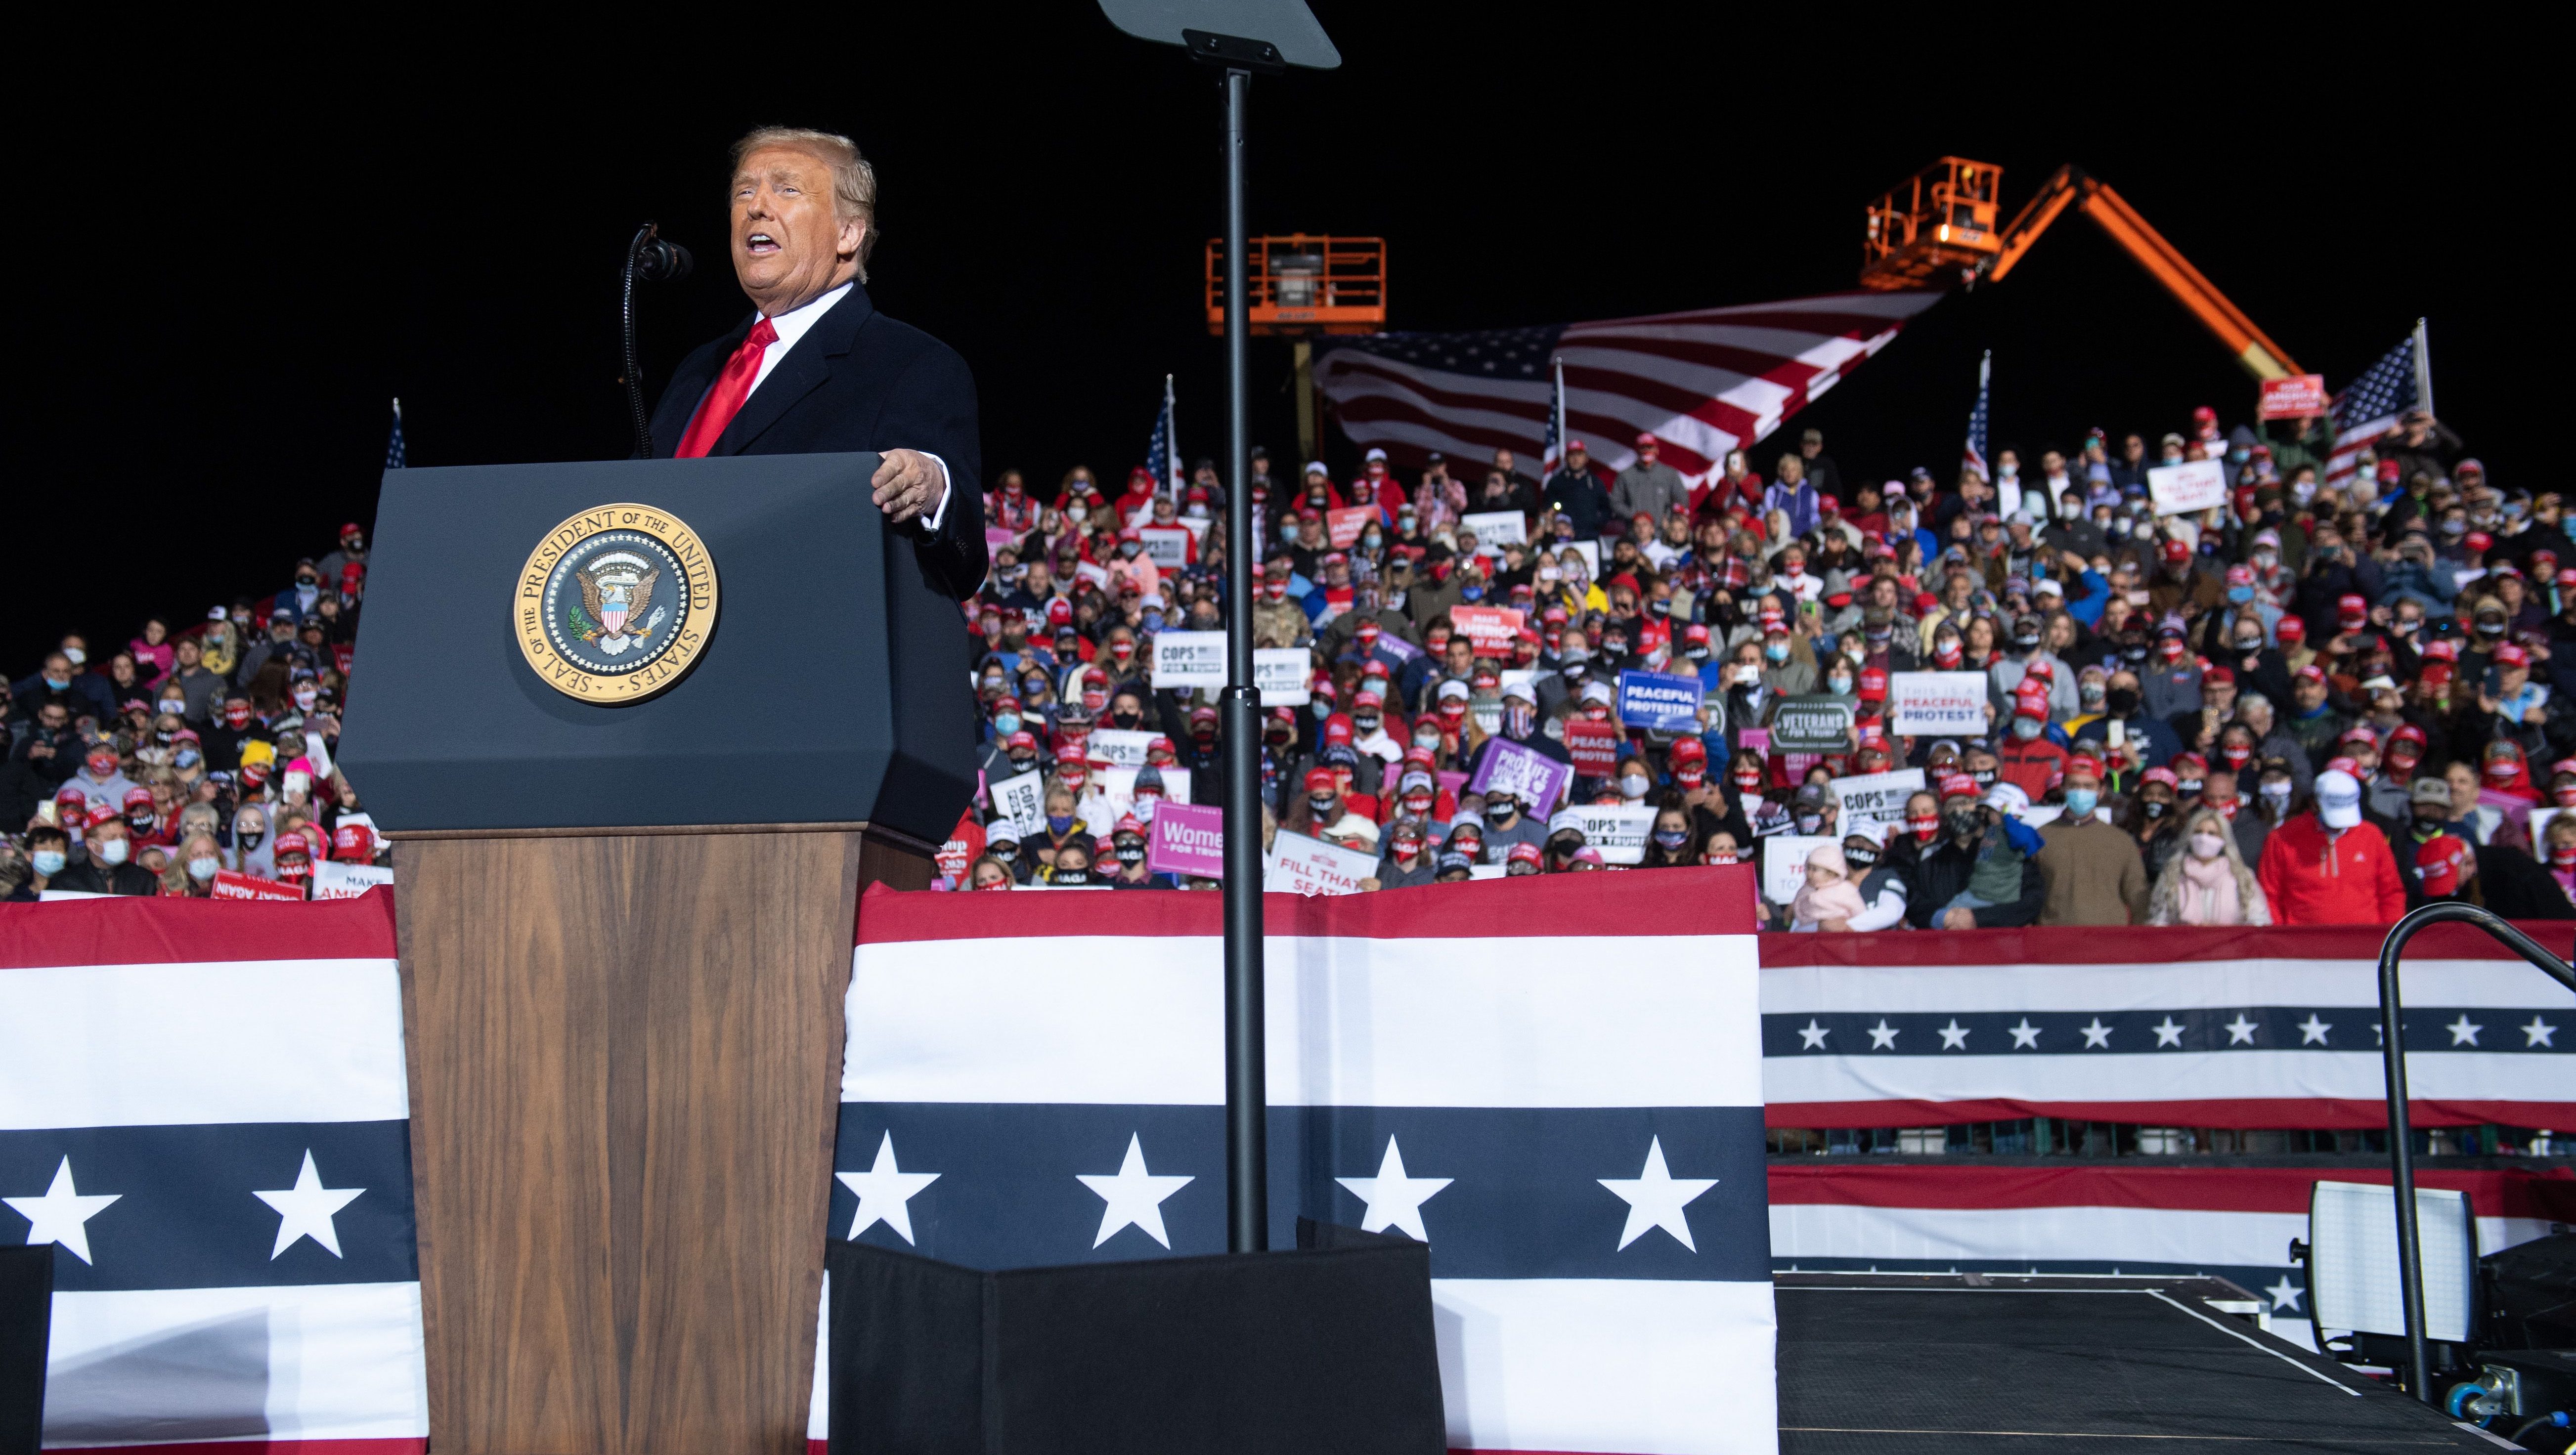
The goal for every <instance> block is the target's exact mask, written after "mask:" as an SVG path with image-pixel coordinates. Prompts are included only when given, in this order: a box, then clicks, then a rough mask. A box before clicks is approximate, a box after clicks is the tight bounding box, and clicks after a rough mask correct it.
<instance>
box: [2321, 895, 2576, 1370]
mask: <svg viewBox="0 0 2576 1455" xmlns="http://www.w3.org/2000/svg"><path fill="white" fill-rule="evenodd" d="M2444 920H2463V921H2466V922H2467V923H2469V924H2473V925H2475V926H2477V927H2478V928H2479V929H2481V930H2484V931H2486V932H2487V934H2488V935H2490V936H2492V937H2493V938H2495V939H2496V940H2497V941H2498V942H2499V943H2501V944H2503V945H2504V947H2505V948H2506V949H2509V950H2511V951H2513V952H2514V953H2515V954H2517V955H2520V956H2521V957H2522V958H2524V959H2526V960H2528V961H2530V962H2531V963H2532V964H2534V965H2536V966H2538V967H2540V969H2541V970H2542V971H2543V972H2545V973H2546V974H2548V975H2549V976H2550V977H2551V978H2552V979H2554V980H2556V981H2558V982H2559V983H2560V984H2562V985H2565V986H2566V987H2567V988H2568V989H2570V990H2576V967H2571V966H2570V965H2569V964H2568V963H2567V962H2566V961H2564V960H2561V959H2559V958H2558V957H2557V956H2555V955H2553V954H2551V953H2549V952H2548V951H2547V950H2544V949H2542V948H2541V947H2540V942H2539V941H2537V940H2534V939H2533V938H2532V937H2531V936H2529V935H2526V934H2524V933H2523V932H2522V931H2520V930H2518V929H2516V928H2514V926H2513V924H2512V922H2511V921H2509V920H2507V919H2505V917H2504V916H2502V915H2500V914H2497V913H2496V912H2495V911H2493V910H2491V909H2486V908H2483V907H2481V906H2479V905H2474V904H2465V903H2462V902H2460V901H2458V900H2436V901H2435V902H2433V903H2431V904H2428V905H2425V906H2424V907H2423V908H2421V909H2418V910H2415V911H2414V912H2413V913H2411V914H2408V915H2407V916H2406V917H2405V918H2404V919H2401V920H2399V921H2398V922H2397V923H2396V925H2395V926H2394V927H2392V928H2391V929H2390V930H2389V931H2388V939H2387V941H2386V942H2385V943H2383V944H2382V945H2381V946H2380V947H2379V1031H2380V1035H2379V1041H2380V1048H2379V1054H2380V1059H2381V1060H2382V1062H2383V1063H2384V1064H2385V1065H2386V1067H2387V1080H2388V1163H2389V1172H2390V1174H2391V1180H2392V1181H2394V1182H2395V1183H2396V1189H2395V1190H2396V1193H2397V1261H2398V1263H2399V1264H2400V1265H2401V1266H2400V1267H2399V1269H2398V1275H2397V1292H2398V1297H2399V1299H2400V1301H2401V1302H2402V1304H2403V1306H2404V1308H2405V1312H2406V1359H2407V1363H2408V1367H2409V1372H2410V1374H2411V1375H2412V1378H2411V1379H2409V1380H2408V1382H2407V1385H2406V1391H2407V1393H2409V1394H2412V1395H2414V1396H2415V1397H2416V1398H2417V1399H2420V1400H2422V1401H2424V1402H2425V1403H2426V1404H2435V1403H2437V1402H2438V1400H2439V1396H2437V1395H2436V1394H2435V1393H2434V1391H2433V1371H2432V1369H2431V1366H2430V1364H2429V1362H2428V1360H2427V1358H2426V1356H2425V1353H2424V1263H2423V1253H2422V1251H2421V1244H2420V1241H2419V1239H2418V1236H2417V1229H2416V1223H2415V1145H2414V1143H2415V1137H2414V1131H2413V1129H2412V1128H2411V1127H2410V1126H2409V1125H2408V1124H2407V1120H2406V1032H2405V1029H2404V1028H2403V1027H2402V1026H2401V1025H2399V1023H2398V1020H2399V1012H2400V1009H2401V1007H2400V1005H2399V1003H2398V997H2397V957H2398V956H2399V955H2401V954H2403V953H2404V952H2405V949H2406V942H2407V941H2408V940H2411V939H2413V938H2414V937H2415V932H2416V931H2417V930H2420V929H2422V928H2424V927H2425V926H2426V925H2430V924H2439V923H2441V922H2442V921H2444ZM2310 1298H2311V1301H2313V1299H2314V1294H2313V1293H2311V1295H2310Z"/></svg>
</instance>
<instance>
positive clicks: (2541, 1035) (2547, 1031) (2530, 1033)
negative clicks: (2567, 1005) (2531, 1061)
mask: <svg viewBox="0 0 2576 1455" xmlns="http://www.w3.org/2000/svg"><path fill="white" fill-rule="evenodd" d="M2514 1029H2516V1030H2518V1031H2520V1032H2522V1048H2523V1049H2524V1050H2526V1051H2528V1050H2530V1049H2531V1048H2532V1047H2534V1046H2547V1047H2548V1048H2549V1049H2551V1050H2553V1051H2555V1050H2557V1049H2558V1043H2557V1042H2556V1041H2554V1040H2552V1039H2550V1038H2551V1037H2552V1036H2555V1035H2557V1034H2558V1027H2556V1026H2553V1025H2551V1024H2550V1023H2549V1022H2547V1021H2545V1020H2542V1019H2541V1018H2540V1017H2538V1016H2536V1015H2535V1016H2533V1017H2532V1018H2531V1024H2529V1025H2527V1026H2516V1027H2514Z"/></svg>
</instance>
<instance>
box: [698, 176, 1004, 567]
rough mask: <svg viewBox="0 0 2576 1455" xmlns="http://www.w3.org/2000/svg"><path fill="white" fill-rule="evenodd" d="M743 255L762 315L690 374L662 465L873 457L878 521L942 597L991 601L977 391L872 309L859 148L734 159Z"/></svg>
mask: <svg viewBox="0 0 2576 1455" xmlns="http://www.w3.org/2000/svg"><path fill="white" fill-rule="evenodd" d="M733 156H734V167H733V186H732V192H731V197H732V201H731V213H732V215H731V224H730V228H729V240H730V249H729V250H730V252H731V254H732V257H733V269H734V276H735V278H736V279H738V280H739V281H740V282H741V284H742V291H743V292H744V293H746V294H748V295H750V298H751V302H752V306H753V307H754V308H755V309H757V310H758V312H757V313H755V314H754V315H753V316H752V317H751V318H748V319H745V320H744V321H743V322H742V324H741V326H740V327H737V328H736V329H734V330H733V331H732V332H731V333H728V334H726V335H725V336H724V337H722V338H719V339H717V340H715V341H714V342H712V343H708V344H706V345H703V346H702V347H700V348H699V349H698V350H697V351H696V352H694V353H692V354H690V355H689V357H688V358H687V359H685V360H683V361H682V362H681V364H680V367H679V369H678V371H677V372H675V373H674V374H673V375H672V377H671V383H670V385H669V387H667V388H666V389H664V390H663V391H662V400H661V404H660V407H659V408H658V409H656V410H655V412H654V415H653V452H654V454H655V455H656V456H658V457H662V458H679V459H697V458H703V457H705V456H708V455H810V454H832V453H843V452H850V451H870V450H872V451H876V452H878V453H881V454H883V455H884V457H885V462H884V463H883V464H881V465H880V466H878V467H877V472H876V475H875V478H874V479H873V480H871V481H870V484H871V485H872V486H873V487H874V490H875V498H876V504H877V507H878V508H879V509H881V510H883V511H885V513H886V517H887V519H888V520H889V521H891V522H892V523H893V524H894V526H895V528H896V529H897V531H898V532H899V533H901V534H903V535H905V536H907V537H909V538H910V539H911V541H912V547H913V553H914V555H915V557H916V558H917V559H918V560H919V561H920V562H921V574H922V576H923V577H924V579H926V580H927V581H929V583H930V585H931V587H932V588H933V589H935V590H938V591H940V592H943V593H945V594H947V595H948V596H951V597H954V598H956V599H958V600H961V601H962V600H964V599H966V598H967V597H969V596H972V595H973V594H974V593H975V591H976V590H977V589H978V588H979V587H981V586H982V584H983V580H984V572H985V567H986V563H987V557H986V554H985V550H984V494H983V490H982V487H981V486H980V484H979V483H978V479H977V474H978V470H979V467H980V465H981V462H982V455H983V451H982V446H981V443H980V440H979V438H978V435H977V431H976V422H975V379H974V375H973V374H971V373H970V372H968V370H967V368H966V361H965V360H964V359H962V358H960V357H958V354H957V351H956V350H955V349H952V348H950V347H948V346H947V345H946V344H943V343H941V342H940V341H939V340H937V339H935V338H932V337H931V336H930V335H928V334H926V333H923V332H922V331H921V330H920V329H917V328H914V327H912V326H911V325H909V324H903V323H897V322H895V321H894V320H893V319H891V318H888V317H886V316H885V315H884V314H882V313H879V312H877V310H876V307H875V305H874V304H872V303H870V302H869V300H868V292H867V288H866V287H865V284H866V282H867V277H868V269H867V262H868V254H869V253H870V252H871V251H873V250H874V249H875V246H876V240H877V234H876V196H877V183H876V171H875V169H874V168H872V167H870V166H869V165H868V163H867V161H866V160H865V159H864V158H862V157H861V156H860V155H859V150H858V148H857V147H855V146H853V145H851V143H850V140H849V138H847V137H842V136H834V135H832V134H830V133H828V132H820V131H800V130H796V129H793V128H788V127H763V128H761V129H760V130H757V131H754V132H752V133H751V134H750V135H748V136H745V137H744V138H743V139H742V140H741V141H739V142H736V143H735V144H734V149H733Z"/></svg>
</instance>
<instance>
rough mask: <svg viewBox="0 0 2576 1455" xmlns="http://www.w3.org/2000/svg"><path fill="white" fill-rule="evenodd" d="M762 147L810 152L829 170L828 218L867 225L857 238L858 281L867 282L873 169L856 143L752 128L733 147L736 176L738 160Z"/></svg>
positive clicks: (793, 129)
mask: <svg viewBox="0 0 2576 1455" xmlns="http://www.w3.org/2000/svg"><path fill="white" fill-rule="evenodd" d="M762 147H794V148H796V149H797V150H799V151H805V152H811V153H813V154H814V155H815V156H818V157H820V158H822V159H823V162H824V164H825V165H826V166H829V167H830V168H831V169H832V215H833V216H834V217H838V218H851V217H855V218H857V219H858V220H859V221H861V222H864V223H866V224H867V225H868V227H867V231H866V232H865V233H864V234H862V235H861V236H860V238H859V259H858V261H859V281H860V282H862V283H864V282H866V281H868V254H870V253H872V252H875V251H876V250H877V169H876V168H874V167H872V166H869V165H868V159H867V158H865V157H863V156H860V155H859V148H858V145H857V143H855V142H852V141H851V140H850V139H849V138H848V137H846V136H839V135H835V134H834V133H832V132H828V131H812V130H808V129H806V128H804V127H801V126H763V127H756V128H754V129H753V130H752V131H750V132H748V133H746V134H745V135H744V137H743V139H742V140H740V141H738V142H735V143H734V144H733V170H734V172H735V174H736V175H740V173H741V172H742V159H743V158H745V157H747V156H750V155H751V154H752V153H753V152H756V151H758V150H760V149H761V148H762Z"/></svg>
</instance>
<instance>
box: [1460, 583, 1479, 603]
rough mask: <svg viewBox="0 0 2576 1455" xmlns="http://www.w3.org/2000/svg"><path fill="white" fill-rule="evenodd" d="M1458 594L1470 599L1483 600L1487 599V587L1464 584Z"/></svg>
mask: <svg viewBox="0 0 2576 1455" xmlns="http://www.w3.org/2000/svg"><path fill="white" fill-rule="evenodd" d="M1458 594H1459V595H1460V596H1463V597H1465V598H1466V599H1467V600H1469V601H1482V600H1484V599H1485V588H1484V587H1482V586H1462V587H1460V588H1458Z"/></svg>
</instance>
